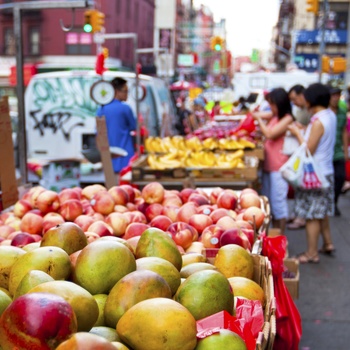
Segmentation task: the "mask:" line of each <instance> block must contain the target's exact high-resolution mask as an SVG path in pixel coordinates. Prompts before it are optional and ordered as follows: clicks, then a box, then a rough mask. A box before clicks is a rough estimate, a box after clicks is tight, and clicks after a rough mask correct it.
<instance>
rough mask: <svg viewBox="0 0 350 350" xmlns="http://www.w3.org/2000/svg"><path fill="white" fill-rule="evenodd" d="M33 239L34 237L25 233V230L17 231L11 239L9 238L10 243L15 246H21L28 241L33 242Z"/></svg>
mask: <svg viewBox="0 0 350 350" xmlns="http://www.w3.org/2000/svg"><path fill="white" fill-rule="evenodd" d="M34 242H35V239H34V237H33V236H32V235H31V234H29V233H27V232H21V233H18V234H17V235H16V236H15V237H14V238H13V239H12V240H11V245H12V246H15V247H19V248H22V247H24V246H25V245H27V244H29V243H34Z"/></svg>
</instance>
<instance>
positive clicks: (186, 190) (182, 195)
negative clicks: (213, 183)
mask: <svg viewBox="0 0 350 350" xmlns="http://www.w3.org/2000/svg"><path fill="white" fill-rule="evenodd" d="M192 193H198V191H196V190H195V189H193V188H184V189H183V190H181V191H180V198H181V199H182V202H183V203H187V201H188V198H189V197H190V195H191V194H192Z"/></svg>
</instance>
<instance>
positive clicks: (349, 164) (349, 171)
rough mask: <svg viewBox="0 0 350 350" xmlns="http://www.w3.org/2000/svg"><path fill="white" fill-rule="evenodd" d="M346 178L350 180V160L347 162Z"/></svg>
mask: <svg viewBox="0 0 350 350" xmlns="http://www.w3.org/2000/svg"><path fill="white" fill-rule="evenodd" d="M345 180H346V181H350V160H347V161H346V163H345Z"/></svg>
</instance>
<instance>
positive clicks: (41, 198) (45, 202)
mask: <svg viewBox="0 0 350 350" xmlns="http://www.w3.org/2000/svg"><path fill="white" fill-rule="evenodd" d="M36 207H37V208H38V209H39V210H40V211H41V212H42V213H43V214H47V213H49V212H52V211H57V210H58V208H59V207H60V201H59V199H58V194H57V192H54V191H50V190H46V191H42V192H41V193H40V194H39V195H38V197H37V199H36Z"/></svg>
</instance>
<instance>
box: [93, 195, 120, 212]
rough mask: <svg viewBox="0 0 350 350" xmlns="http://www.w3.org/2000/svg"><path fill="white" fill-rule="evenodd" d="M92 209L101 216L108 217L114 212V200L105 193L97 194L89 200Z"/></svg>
mask: <svg viewBox="0 0 350 350" xmlns="http://www.w3.org/2000/svg"><path fill="white" fill-rule="evenodd" d="M90 204H91V206H92V209H94V210H95V212H97V213H100V214H102V215H108V214H110V213H112V212H113V210H114V205H115V203H114V199H113V197H112V196H111V195H110V194H109V193H108V192H107V191H99V192H97V193H96V194H95V195H94V196H93V197H92V199H91V200H90Z"/></svg>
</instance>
